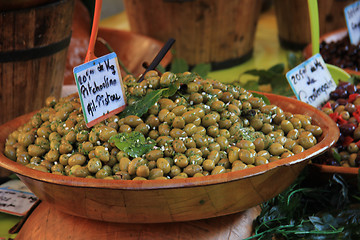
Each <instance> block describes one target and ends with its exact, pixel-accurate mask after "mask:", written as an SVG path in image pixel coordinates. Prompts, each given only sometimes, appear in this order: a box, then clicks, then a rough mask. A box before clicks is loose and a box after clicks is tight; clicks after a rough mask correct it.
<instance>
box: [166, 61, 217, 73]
mask: <svg viewBox="0 0 360 240" xmlns="http://www.w3.org/2000/svg"><path fill="white" fill-rule="evenodd" d="M187 71H190V72H192V73H196V74H198V75H199V76H200V77H202V78H206V76H207V75H208V74H209V72H210V71H211V64H209V63H199V64H197V65H195V66H194V67H193V68H190V66H189V64H188V63H187V62H186V60H185V59H182V58H175V59H174V60H173V61H172V63H171V67H170V72H173V73H183V72H187Z"/></svg>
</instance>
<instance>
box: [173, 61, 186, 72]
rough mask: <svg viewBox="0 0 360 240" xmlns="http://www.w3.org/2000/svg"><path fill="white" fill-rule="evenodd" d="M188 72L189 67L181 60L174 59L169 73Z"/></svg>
mask: <svg viewBox="0 0 360 240" xmlns="http://www.w3.org/2000/svg"><path fill="white" fill-rule="evenodd" d="M188 70H189V65H188V64H187V62H186V61H185V59H182V58H176V59H174V60H173V61H172V63H171V68H170V72H173V73H183V72H186V71H188Z"/></svg>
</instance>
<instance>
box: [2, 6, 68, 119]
mask: <svg viewBox="0 0 360 240" xmlns="http://www.w3.org/2000/svg"><path fill="white" fill-rule="evenodd" d="M73 8H74V0H57V1H50V2H47V3H45V4H42V5H38V6H34V7H29V8H21V9H16V10H13V9H10V10H3V11H1V12H0V26H1V30H0V81H1V85H0V86H1V97H0V108H1V110H0V123H4V122H6V121H9V120H11V119H13V118H15V117H16V116H20V115H23V114H24V113H27V112H31V111H33V110H36V109H39V108H41V107H42V106H44V104H45V99H46V98H47V97H48V96H55V97H60V95H61V88H62V84H63V81H64V70H65V63H66V53H67V48H68V46H69V43H70V38H71V23H72V15H73Z"/></svg>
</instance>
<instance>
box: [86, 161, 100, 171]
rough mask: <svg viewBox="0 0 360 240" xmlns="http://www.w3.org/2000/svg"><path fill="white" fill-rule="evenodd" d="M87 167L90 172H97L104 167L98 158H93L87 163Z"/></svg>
mask: <svg viewBox="0 0 360 240" xmlns="http://www.w3.org/2000/svg"><path fill="white" fill-rule="evenodd" d="M87 168H88V170H89V172H90V173H97V172H98V171H100V169H101V168H102V162H101V161H100V159H98V158H92V159H90V160H89V162H88V163H87Z"/></svg>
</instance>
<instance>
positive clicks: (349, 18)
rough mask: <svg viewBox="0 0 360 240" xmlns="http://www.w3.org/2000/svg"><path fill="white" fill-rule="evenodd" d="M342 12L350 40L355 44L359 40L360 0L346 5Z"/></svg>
mask: <svg viewBox="0 0 360 240" xmlns="http://www.w3.org/2000/svg"><path fill="white" fill-rule="evenodd" d="M344 13H345V19H346V25H347V28H348V32H349V38H350V41H351V43H352V44H354V45H357V44H358V43H359V42H360V1H357V2H355V3H353V4H350V5H349V6H347V7H346V8H345V9H344Z"/></svg>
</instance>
